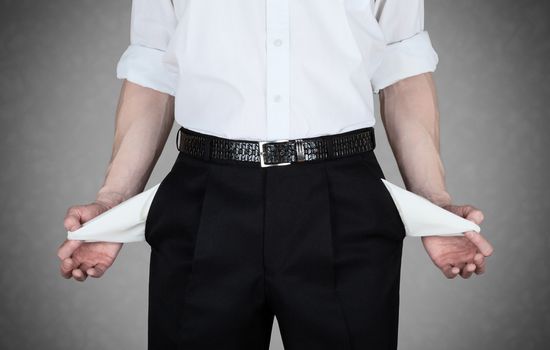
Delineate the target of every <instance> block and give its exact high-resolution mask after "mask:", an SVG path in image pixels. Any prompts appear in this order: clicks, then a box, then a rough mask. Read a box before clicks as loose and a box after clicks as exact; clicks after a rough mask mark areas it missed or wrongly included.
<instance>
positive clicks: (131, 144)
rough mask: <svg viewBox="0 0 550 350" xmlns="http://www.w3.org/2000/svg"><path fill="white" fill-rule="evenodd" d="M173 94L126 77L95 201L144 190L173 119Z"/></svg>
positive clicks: (117, 200) (113, 200)
mask: <svg viewBox="0 0 550 350" xmlns="http://www.w3.org/2000/svg"><path fill="white" fill-rule="evenodd" d="M173 114H174V98H173V96H170V95H168V94H165V93H161V92H158V91H156V90H153V89H148V88H145V87H142V86H140V85H137V84H134V83H132V82H129V81H126V80H125V81H124V83H123V85H122V88H121V92H120V97H119V102H118V107H117V112H116V118H115V133H114V141H113V148H112V155H111V159H110V161H109V164H108V167H107V171H106V174H105V180H104V183H103V185H102V187H101V188H100V190H99V191H98V193H97V197H96V201H98V202H101V203H104V204H106V205H108V206H109V207H111V206H114V205H116V204H118V203H120V202H122V201H124V200H126V199H128V198H129V197H132V196H133V195H135V194H137V193H140V192H142V191H143V189H144V187H145V185H146V183H147V181H148V179H149V177H150V175H151V172H152V171H153V168H154V166H155V164H156V162H157V160H158V158H159V157H160V155H161V153H162V150H163V148H164V145H165V144H166V140H167V138H168V135H169V134H170V130H171V129H172V125H173V122H174V115H173Z"/></svg>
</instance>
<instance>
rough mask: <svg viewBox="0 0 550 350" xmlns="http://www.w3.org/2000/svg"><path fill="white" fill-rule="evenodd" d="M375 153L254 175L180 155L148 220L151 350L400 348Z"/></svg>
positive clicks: (384, 196)
mask: <svg viewBox="0 0 550 350" xmlns="http://www.w3.org/2000/svg"><path fill="white" fill-rule="evenodd" d="M382 177H384V174H383V172H382V170H381V168H380V166H379V163H378V161H377V159H376V156H375V154H374V151H370V152H366V153H362V154H358V155H353V156H348V157H345V158H339V159H332V160H325V161H315V162H305V163H297V164H292V165H289V166H280V167H269V168H261V167H259V166H258V165H255V164H252V163H239V162H236V161H226V160H223V161H222V160H211V161H205V160H202V159H197V158H192V157H190V156H188V155H185V154H183V153H179V155H178V157H177V159H176V161H175V163H174V164H173V167H172V169H171V171H170V172H169V173H168V174H167V175H166V177H165V178H164V179H163V180H162V182H161V184H160V187H159V189H158V192H157V194H156V196H155V198H154V199H153V202H152V204H151V208H150V210H149V214H148V217H147V221H146V229H145V231H146V232H145V235H146V240H147V242H148V244H149V245H150V247H151V260H150V280H149V314H148V315H149V316H148V317H149V320H148V322H149V328H148V330H149V331H148V346H149V347H148V348H149V349H150V350H153V349H154V350H171V349H182V350H183V349H185V350H205V349H216V350H224V349H227V350H232V349H235V350H237V349H238V350H248V349H250V350H262V349H268V348H269V343H270V335H271V330H272V324H273V317H274V316H276V317H277V321H278V323H279V327H280V331H281V337H282V340H283V345H284V347H285V349H286V350H310V349H311V350H325V349H326V350H329V349H330V350H336V349H338V350H339V349H343V350H348V349H357V350H359V349H360V350H367V349H373V350H381V349H388V350H389V349H396V348H397V331H398V313H399V282H400V270H401V256H402V245H403V239H404V237H405V230H404V227H403V222H402V221H401V218H400V216H399V213H398V211H397V208H396V207H395V205H394V203H393V201H392V199H391V197H390V194H389V192H387V190H386V188H385V187H384V184H383V183H382V181H381V180H380V178H382Z"/></svg>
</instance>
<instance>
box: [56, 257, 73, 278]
mask: <svg viewBox="0 0 550 350" xmlns="http://www.w3.org/2000/svg"><path fill="white" fill-rule="evenodd" d="M73 269H74V262H73V260H72V259H71V258H67V259H63V260H62V261H61V263H60V264H59V270H60V272H61V276H63V277H65V278H67V279H69V278H71V276H72V271H73Z"/></svg>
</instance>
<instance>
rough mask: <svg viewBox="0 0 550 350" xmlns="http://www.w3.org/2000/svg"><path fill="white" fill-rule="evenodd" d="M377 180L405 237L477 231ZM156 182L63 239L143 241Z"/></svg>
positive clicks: (412, 196) (414, 195)
mask: <svg viewBox="0 0 550 350" xmlns="http://www.w3.org/2000/svg"><path fill="white" fill-rule="evenodd" d="M381 180H382V182H383V183H384V185H385V186H386V188H387V189H388V191H389V193H390V194H391V196H392V198H393V200H394V202H395V205H396V207H397V209H398V211H399V214H400V216H401V219H402V221H403V224H404V226H405V230H406V235H407V236H411V237H420V236H433V235H438V236H449V235H460V234H462V233H463V232H466V231H477V232H479V231H480V228H479V226H478V225H476V224H475V223H474V222H472V221H469V220H466V219H464V218H462V217H460V216H458V215H455V214H453V213H451V212H450V211H447V210H445V209H443V208H441V207H439V206H437V205H435V204H433V203H432V202H430V201H429V200H427V199H426V198H424V197H421V196H419V195H417V194H415V193H413V192H410V191H407V190H406V189H404V188H401V187H399V186H397V185H395V184H392V183H391V182H389V181H387V180H385V179H381ZM159 185H160V183H158V184H156V185H155V186H153V187H151V188H150V189H148V190H147V191H144V192H142V193H140V194H138V195H136V196H134V197H131V198H130V199H128V200H126V201H124V202H122V203H120V204H119V205H117V206H115V207H113V208H111V209H110V210H108V211H105V212H103V213H102V214H101V215H99V216H97V217H95V218H93V219H92V220H90V221H88V222H85V223H84V224H83V225H82V227H80V228H79V229H77V230H75V231H72V232H71V231H68V232H67V234H68V236H67V238H68V239H74V240H84V241H87V242H95V241H104V242H122V243H129V242H139V241H144V240H145V236H144V233H145V221H146V219H147V214H148V212H149V208H150V206H151V202H152V200H153V198H154V196H155V194H156V192H157V190H158V187H159Z"/></svg>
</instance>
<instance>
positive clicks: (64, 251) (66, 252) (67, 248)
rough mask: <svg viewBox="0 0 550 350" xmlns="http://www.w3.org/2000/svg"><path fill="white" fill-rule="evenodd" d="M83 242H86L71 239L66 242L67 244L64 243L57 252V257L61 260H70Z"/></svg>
mask: <svg viewBox="0 0 550 350" xmlns="http://www.w3.org/2000/svg"><path fill="white" fill-rule="evenodd" d="M83 242H84V241H75V240H70V239H67V240H65V242H63V244H61V246H60V247H59V249H58V250H57V256H58V257H59V259H61V260H63V259H67V258H70V257H71V255H73V252H74V251H75V250H76V249H77V248H78V247H80V246H81V245H82V243H83Z"/></svg>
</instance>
